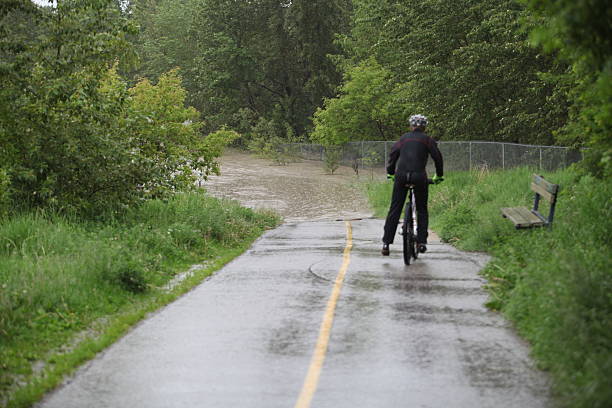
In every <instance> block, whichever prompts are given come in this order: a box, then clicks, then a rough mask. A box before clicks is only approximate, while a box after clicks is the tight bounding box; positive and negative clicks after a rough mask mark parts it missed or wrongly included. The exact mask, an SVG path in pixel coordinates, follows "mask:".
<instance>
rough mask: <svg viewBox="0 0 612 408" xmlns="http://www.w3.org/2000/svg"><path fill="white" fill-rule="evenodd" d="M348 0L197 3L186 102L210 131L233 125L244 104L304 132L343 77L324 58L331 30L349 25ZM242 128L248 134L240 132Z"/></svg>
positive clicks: (260, 115) (330, 42)
mask: <svg viewBox="0 0 612 408" xmlns="http://www.w3.org/2000/svg"><path fill="white" fill-rule="evenodd" d="M349 8H350V2H349V1H347V0H333V1H322V0H316V1H312V0H308V1H306V0H298V1H292V2H285V3H283V2H278V1H273V0H260V1H254V2H235V1H228V0H211V1H200V2H199V4H198V7H197V8H196V10H195V11H194V17H193V23H192V27H191V31H190V32H191V38H192V40H193V42H194V44H195V47H196V50H197V52H196V56H195V58H194V61H193V62H192V67H193V68H192V69H191V70H190V71H189V72H188V73H187V75H186V77H187V82H188V83H189V84H190V85H189V86H190V88H189V90H190V96H191V98H190V101H191V102H192V103H193V104H194V106H196V107H197V108H198V109H199V110H200V111H201V112H202V113H203V114H204V115H205V117H206V118H207V121H208V125H209V126H210V127H211V128H218V127H220V126H222V125H228V126H230V127H232V128H238V123H237V120H238V119H239V117H242V115H239V113H240V112H243V111H244V110H245V109H248V110H249V111H251V112H252V114H253V116H254V117H255V120H254V121H253V123H252V124H253V125H255V124H256V123H258V121H259V119H260V118H264V119H265V120H267V121H270V120H272V121H274V122H275V126H280V127H282V128H286V127H287V126H289V127H290V128H291V129H292V133H293V134H295V135H300V136H301V135H302V134H303V133H304V131H305V130H306V129H307V128H309V127H310V123H309V121H310V116H311V115H312V113H313V112H314V110H315V108H316V107H317V106H319V105H320V104H321V103H322V100H323V98H324V97H329V96H331V95H332V94H333V90H334V88H335V87H336V86H337V84H338V83H339V82H340V74H339V73H338V72H337V70H336V68H335V66H334V65H333V64H332V62H331V61H330V60H329V59H328V57H327V56H328V54H335V53H338V48H337V46H336V45H335V44H334V43H333V39H334V35H335V33H337V32H339V31H342V30H345V29H346V26H347V17H348V10H349ZM245 133H246V132H245Z"/></svg>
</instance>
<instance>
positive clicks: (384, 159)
mask: <svg viewBox="0 0 612 408" xmlns="http://www.w3.org/2000/svg"><path fill="white" fill-rule="evenodd" d="M383 143H384V144H385V156H384V157H383V162H385V163H386V162H387V142H386V141H385V142H383Z"/></svg>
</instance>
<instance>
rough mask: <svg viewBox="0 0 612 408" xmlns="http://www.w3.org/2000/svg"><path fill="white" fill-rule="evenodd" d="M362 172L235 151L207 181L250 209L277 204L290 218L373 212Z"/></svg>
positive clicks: (216, 190)
mask: <svg viewBox="0 0 612 408" xmlns="http://www.w3.org/2000/svg"><path fill="white" fill-rule="evenodd" d="M378 176H380V175H378ZM359 177H361V178H359ZM359 177H358V176H357V175H355V173H354V172H353V170H352V169H350V168H348V167H341V168H340V169H338V170H337V171H336V172H335V174H333V175H328V174H325V171H324V168H323V163H322V162H313V161H301V162H298V163H289V164H287V165H285V166H279V165H272V164H271V163H270V162H269V161H267V160H263V159H259V158H257V157H255V156H253V155H249V154H245V153H240V152H238V151H235V150H231V151H229V152H228V153H227V154H225V155H224V156H223V158H222V160H221V175H220V176H214V175H213V176H210V178H209V179H208V180H206V181H204V182H202V186H203V187H204V188H205V189H206V190H207V191H208V192H209V193H210V194H212V195H213V196H216V197H223V198H231V199H234V200H238V201H239V202H240V203H241V204H242V205H244V206H246V207H250V208H267V209H272V210H274V211H276V212H277V213H279V214H280V215H281V216H282V217H283V218H284V220H285V221H287V222H298V221H312V220H322V219H328V220H329V219H337V218H362V217H369V216H371V215H372V213H371V211H370V209H369V206H368V203H367V200H366V198H365V197H364V195H363V193H362V192H361V190H360V188H359V186H358V183H359V182H360V180H365V179H368V177H370V175H361V176H359Z"/></svg>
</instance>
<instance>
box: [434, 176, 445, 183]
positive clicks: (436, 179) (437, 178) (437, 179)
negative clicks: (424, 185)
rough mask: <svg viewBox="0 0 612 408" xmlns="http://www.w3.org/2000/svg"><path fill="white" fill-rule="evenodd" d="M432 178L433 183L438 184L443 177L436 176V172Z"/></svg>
mask: <svg viewBox="0 0 612 408" xmlns="http://www.w3.org/2000/svg"><path fill="white" fill-rule="evenodd" d="M432 180H433V182H434V184H440V183H441V182H443V181H444V177H438V175H437V174H436V175H435V176H433V178H432Z"/></svg>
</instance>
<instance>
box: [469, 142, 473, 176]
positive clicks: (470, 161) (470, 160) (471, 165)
mask: <svg viewBox="0 0 612 408" xmlns="http://www.w3.org/2000/svg"><path fill="white" fill-rule="evenodd" d="M469 144H470V171H472V142H469Z"/></svg>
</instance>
